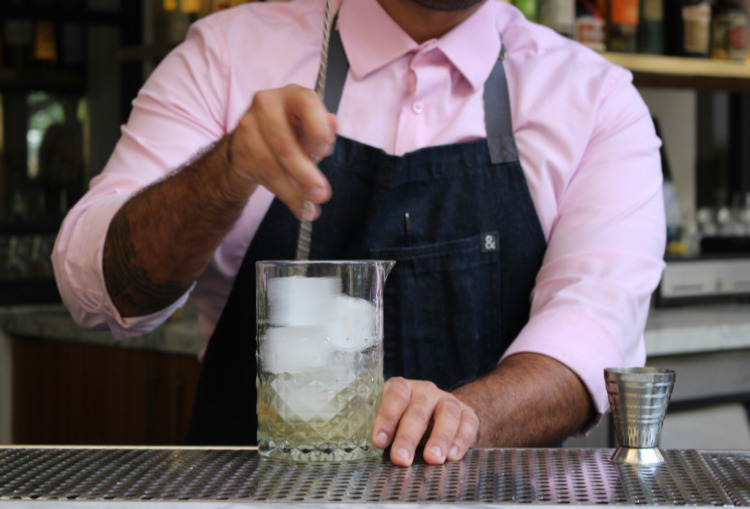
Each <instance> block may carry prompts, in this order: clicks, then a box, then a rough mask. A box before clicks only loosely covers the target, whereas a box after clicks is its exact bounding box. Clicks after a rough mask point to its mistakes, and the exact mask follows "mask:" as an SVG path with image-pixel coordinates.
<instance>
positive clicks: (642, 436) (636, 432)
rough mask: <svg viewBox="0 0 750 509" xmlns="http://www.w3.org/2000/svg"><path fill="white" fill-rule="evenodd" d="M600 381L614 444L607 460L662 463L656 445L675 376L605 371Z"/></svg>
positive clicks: (670, 373)
mask: <svg viewBox="0 0 750 509" xmlns="http://www.w3.org/2000/svg"><path fill="white" fill-rule="evenodd" d="M604 380H605V381H606V385H607V396H608V397H609V406H610V411H611V413H612V422H613V423H614V425H615V435H616V437H617V444H618V447H617V449H616V450H615V452H614V454H612V457H611V458H610V460H611V461H613V462H615V463H626V464H629V465H655V464H658V463H661V462H663V461H664V457H663V456H662V454H661V452H660V451H659V449H658V448H657V445H658V443H659V436H660V435H661V427H662V424H663V423H664V416H665V415H666V413H667V406H669V398H670V397H671V395H672V387H673V386H674V380H675V372H674V371H673V370H671V369H663V368H651V367H646V368H607V369H605V370H604Z"/></svg>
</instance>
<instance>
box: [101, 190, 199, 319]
mask: <svg viewBox="0 0 750 509" xmlns="http://www.w3.org/2000/svg"><path fill="white" fill-rule="evenodd" d="M127 209H128V207H127V204H126V205H125V206H124V207H123V208H122V209H120V210H119V211H118V212H117V214H115V217H114V218H113V219H112V222H111V224H110V225H109V229H108V230H107V240H106V242H105V248H104V254H103V256H104V266H103V270H104V281H105V283H106V286H107V291H108V292H109V294H110V296H111V298H112V301H113V302H114V303H115V305H116V306H117V307H118V309H119V310H120V312H121V314H122V315H123V316H138V315H145V314H149V313H154V312H156V311H159V310H161V309H164V308H165V307H167V306H169V305H170V304H172V303H173V302H174V301H175V300H176V299H177V298H179V296H180V295H182V294H183V293H184V292H185V291H187V289H188V288H189V287H190V283H189V282H188V283H187V284H185V283H181V282H179V281H174V280H172V281H166V282H162V283H159V282H155V281H153V280H152V278H151V275H150V274H149V272H148V270H147V269H146V268H145V267H142V266H140V265H137V264H136V262H135V260H136V258H137V255H138V252H137V250H136V246H135V244H134V243H133V242H132V240H131V237H130V220H129V219H128V214H127Z"/></svg>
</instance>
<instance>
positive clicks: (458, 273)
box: [369, 235, 504, 390]
mask: <svg viewBox="0 0 750 509" xmlns="http://www.w3.org/2000/svg"><path fill="white" fill-rule="evenodd" d="M492 238H493V239H495V243H494V244H493V245H492V247H493V249H487V239H488V236H487V235H477V236H474V237H469V238H465V239H460V240H454V241H450V242H441V243H437V244H430V245H421V246H414V247H404V248H387V249H373V250H371V251H370V253H369V256H370V258H372V259H379V260H395V261H396V265H395V266H394V268H393V270H392V271H391V273H390V275H389V276H388V279H387V281H386V283H385V288H384V292H383V293H384V331H385V332H384V348H385V375H386V378H388V377H390V376H397V375H399V376H404V377H406V378H411V379H418V380H431V381H433V382H435V383H436V384H437V385H438V386H439V387H440V388H441V389H445V390H449V389H451V388H453V387H455V386H456V385H457V384H459V383H465V382H466V381H468V380H471V379H473V378H476V377H477V376H479V375H481V374H482V373H484V372H486V371H488V370H490V369H492V368H493V367H494V366H495V365H496V364H497V362H498V360H499V359H500V356H501V355H502V352H503V351H504V346H503V342H502V338H501V337H500V330H501V329H500V316H501V315H500V306H501V304H502V303H501V292H500V284H501V277H500V276H501V274H500V270H501V263H500V249H501V247H502V246H500V244H499V243H498V242H497V239H496V237H492Z"/></svg>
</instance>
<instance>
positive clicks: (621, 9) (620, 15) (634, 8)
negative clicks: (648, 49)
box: [609, 0, 638, 53]
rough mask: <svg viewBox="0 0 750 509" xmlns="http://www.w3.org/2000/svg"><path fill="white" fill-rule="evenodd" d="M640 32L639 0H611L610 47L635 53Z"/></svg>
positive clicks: (613, 49) (612, 49)
mask: <svg viewBox="0 0 750 509" xmlns="http://www.w3.org/2000/svg"><path fill="white" fill-rule="evenodd" d="M637 33H638V0H611V2H610V4H609V49H610V50H611V51H619V52H623V53H635V52H636V50H637V49H638V45H637V39H636V37H637Z"/></svg>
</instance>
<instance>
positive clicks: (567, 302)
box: [53, 0, 666, 465]
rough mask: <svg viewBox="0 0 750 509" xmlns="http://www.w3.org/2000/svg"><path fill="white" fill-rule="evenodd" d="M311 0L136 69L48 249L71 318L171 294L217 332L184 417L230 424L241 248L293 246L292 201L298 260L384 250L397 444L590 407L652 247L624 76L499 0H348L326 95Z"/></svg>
mask: <svg viewBox="0 0 750 509" xmlns="http://www.w3.org/2000/svg"><path fill="white" fill-rule="evenodd" d="M324 7H325V0H297V1H293V2H291V3H252V4H247V5H243V6H241V7H238V8H236V9H232V10H229V11H224V12H221V13H218V14H216V15H213V16H210V17H208V18H206V19H204V20H201V21H200V22H198V23H196V24H195V25H194V26H193V27H192V29H191V31H190V33H189V34H188V37H187V40H186V41H185V43H183V44H182V45H180V46H179V47H178V48H177V49H176V50H175V51H173V52H172V53H171V54H170V55H169V56H168V57H166V58H165V59H164V61H163V62H162V63H161V64H160V66H159V67H158V68H157V69H156V70H155V71H154V73H153V75H152V76H151V77H150V78H149V80H148V82H147V83H146V84H145V85H144V87H143V89H142V90H141V92H140V94H139V95H138V97H137V98H136V100H135V101H134V105H133V106H134V108H133V113H132V115H131V117H130V119H129V121H128V123H127V124H126V125H125V126H123V130H122V138H121V140H120V142H119V143H118V145H117V147H116V148H115V151H114V153H113V155H112V157H111V159H110V161H109V162H108V164H107V166H106V168H105V169H104V170H103V172H102V173H101V175H99V176H97V177H96V178H95V179H94V180H93V181H92V183H91V189H90V191H89V192H88V193H87V195H86V196H85V197H84V198H83V199H82V200H81V201H80V202H79V203H77V204H76V206H75V207H74V209H73V210H71V212H70V213H69V215H68V217H67V218H66V220H65V222H64V224H63V227H62V229H61V232H60V235H59V238H58V242H57V244H56V247H55V252H54V254H53V262H54V266H55V273H56V277H57V280H58V285H59V287H60V291H61V294H62V296H63V299H64V301H65V303H66V305H67V306H68V307H69V309H70V310H71V313H72V315H73V317H74V319H76V321H77V322H78V323H80V324H81V325H82V326H84V327H87V328H101V327H108V328H109V329H110V330H111V331H112V333H113V335H114V336H115V337H117V338H125V337H128V336H132V335H136V334H142V333H145V332H148V331H150V330H152V329H154V328H155V327H157V326H158V325H159V324H161V323H162V322H163V321H164V320H165V319H166V318H167V317H168V316H169V315H170V314H171V313H172V312H173V311H174V310H175V309H176V308H178V307H180V306H182V305H183V304H184V303H185V301H186V300H187V299H188V297H190V298H191V299H192V301H193V303H194V304H195V306H196V307H197V308H198V310H199V313H200V329H201V333H202V334H203V335H204V336H205V337H207V338H208V337H210V338H211V339H210V341H209V343H208V347H207V351H206V355H205V358H204V368H203V374H202V378H201V387H200V388H199V393H198V395H197V399H196V412H195V415H194V417H193V422H192V423H191V432H190V434H191V437H190V439H191V441H192V442H193V443H217V444H218V443H221V444H238V443H248V442H250V441H251V440H253V437H250V436H248V435H247V430H252V433H254V428H253V427H252V424H250V425H248V422H253V421H252V419H254V418H255V417H254V415H251V414H252V413H253V411H254V410H253V409H251V410H252V411H251V410H248V409H247V408H246V407H247V406H248V405H244V406H242V405H239V404H238V401H243V400H244V398H246V397H252V394H253V391H254V383H253V380H254V374H252V373H248V369H247V368H248V366H249V365H250V364H254V359H253V351H254V350H253V346H252V344H251V342H249V341H247V338H249V337H252V336H253V335H254V330H255V329H254V323H255V322H254V320H255V317H254V316H248V314H252V313H248V310H251V309H254V306H253V304H252V303H253V302H254V298H255V296H254V288H255V286H254V274H253V270H252V266H253V264H254V261H256V260H259V259H269V258H270V259H289V258H293V257H294V246H295V243H296V229H297V228H298V224H299V223H298V220H299V218H301V217H302V215H303V208H304V204H305V203H306V202H308V203H312V204H313V205H314V207H313V208H312V210H308V212H309V213H311V214H312V216H313V217H314V218H315V219H316V221H315V223H314V224H315V226H314V229H313V239H312V250H311V258H313V259H330V258H342V259H353V258H381V259H382V258H388V259H395V260H397V264H396V268H394V272H393V273H392V275H391V276H390V277H389V280H388V284H387V285H386V304H385V309H386V312H387V313H388V314H387V316H386V329H385V342H386V344H385V349H386V360H385V362H386V374H387V375H388V376H390V378H389V379H388V381H387V382H386V385H385V387H384V392H383V399H382V404H381V407H380V411H379V413H378V416H377V419H376V422H375V426H374V428H373V442H374V443H375V445H376V446H377V447H381V448H385V447H388V446H390V447H391V451H390V457H391V459H392V461H393V462H394V463H396V464H399V465H408V464H411V462H412V461H413V460H414V456H415V454H416V448H417V445H418V444H419V443H420V441H422V440H423V436H424V440H425V441H424V452H423V456H424V459H425V461H427V462H428V463H433V464H440V463H442V462H444V461H446V460H457V459H460V458H461V457H463V455H464V454H465V453H466V451H467V450H468V448H469V447H470V446H471V445H472V444H476V445H481V446H528V445H546V444H552V443H556V442H559V441H560V440H562V439H564V438H565V437H566V436H568V435H570V434H572V433H575V432H578V431H581V430H583V429H585V427H586V426H587V425H590V424H591V423H593V422H596V419H597V417H598V416H599V415H601V414H602V413H603V412H605V411H606V410H607V397H606V390H605V387H604V381H603V375H602V371H603V368H605V367H607V366H610V365H638V364H642V363H643V362H644V360H645V348H644V343H643V337H642V335H643V329H644V327H645V322H646V316H647V313H648V307H649V298H650V294H651V292H652V291H653V289H654V288H655V286H656V285H657V283H658V281H659V277H660V274H661V270H662V268H663V262H662V253H663V249H664V241H665V239H664V237H665V230H666V229H665V225H664V217H663V216H664V212H663V203H662V198H661V196H662V195H661V171H660V163H659V152H658V148H659V140H658V138H657V137H656V135H655V133H654V128H653V124H652V122H651V118H650V116H649V113H648V111H647V108H646V107H645V105H644V104H643V102H642V100H641V99H640V97H639V96H638V93H637V92H636V90H635V89H634V87H633V86H632V84H631V76H630V74H629V73H628V72H627V71H625V70H623V69H621V68H618V67H616V66H613V65H611V64H609V63H608V62H606V61H605V60H604V59H603V58H601V57H600V56H599V55H597V54H595V53H593V52H591V51H589V50H587V49H585V48H583V47H581V46H579V45H577V44H576V43H574V42H572V41H569V40H567V39H565V38H563V37H561V36H559V35H557V34H555V33H554V32H552V31H551V30H549V29H547V28H544V27H541V26H538V25H535V24H532V23H529V22H528V21H526V20H525V19H524V18H523V16H522V15H521V14H520V13H519V12H518V11H517V10H516V9H515V8H514V7H512V6H510V5H508V4H505V3H503V2H497V1H495V0H346V1H343V2H338V3H337V6H336V7H337V24H336V31H335V34H336V36H335V38H333V37H332V45H333V46H332V54H333V55H334V61H336V62H338V64H337V65H333V66H332V65H329V67H328V78H329V81H330V83H329V84H328V85H327V87H326V92H327V95H326V99H325V103H324V102H322V101H320V100H319V99H318V97H317V96H316V94H315V93H314V92H313V91H312V90H311V88H312V87H313V86H314V83H315V77H316V74H317V68H318V65H319V62H320V47H321V40H322V28H321V27H322V25H323V12H324ZM334 39H336V40H335V41H334ZM336 41H338V42H336ZM336 44H338V45H339V46H338V49H335V47H334V46H335V45H336ZM336 59H338V60H336ZM339 64H340V65H339ZM342 69H343V70H342ZM310 154H313V155H315V156H318V157H322V158H324V159H323V160H322V161H321V162H320V165H319V167H318V166H317V165H316V164H315V163H314V162H313V161H312V160H311V158H310ZM407 213H408V214H409V218H410V219H409V225H410V227H409V229H408V231H405V228H404V217H405V215H406V214H407ZM251 386H252V387H251ZM238 391H239V392H238ZM240 406H242V408H238V407H240Z"/></svg>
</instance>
